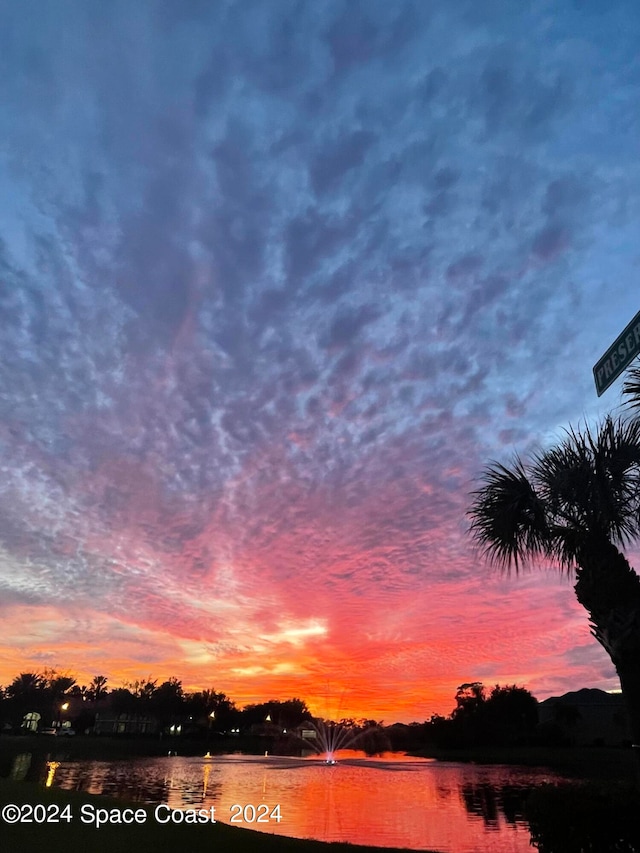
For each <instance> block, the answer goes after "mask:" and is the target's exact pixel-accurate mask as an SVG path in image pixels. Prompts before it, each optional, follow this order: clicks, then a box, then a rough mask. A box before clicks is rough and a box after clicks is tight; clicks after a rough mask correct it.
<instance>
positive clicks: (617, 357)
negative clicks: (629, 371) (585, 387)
mask: <svg viewBox="0 0 640 853" xmlns="http://www.w3.org/2000/svg"><path fill="white" fill-rule="evenodd" d="M639 354H640V311H638V313H637V314H636V316H635V317H634V318H633V320H632V321H631V322H630V323H629V325H628V326H627V327H626V328H625V329H624V331H623V332H622V333H621V334H620V335H618V337H617V338H616V339H615V341H614V342H613V343H612V344H611V346H610V347H609V349H608V350H607V351H606V352H605V354H604V355H603V356H602V357H601V358H600V359H599V360H598V361H597V362H596V363H595V364H594V366H593V378H594V379H595V382H596V391H597V392H598V397H601V396H602V395H603V394H604V392H605V391H606V390H607V388H608V387H609V386H610V385H612V384H613V383H614V382H615V381H616V379H617V378H618V376H620V374H621V373H622V371H623V370H624V369H625V367H628V366H629V365H630V364H631V362H632V361H633V359H634V358H635V357H636V356H637V355H639Z"/></svg>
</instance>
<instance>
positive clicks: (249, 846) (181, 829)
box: [0, 779, 398, 853]
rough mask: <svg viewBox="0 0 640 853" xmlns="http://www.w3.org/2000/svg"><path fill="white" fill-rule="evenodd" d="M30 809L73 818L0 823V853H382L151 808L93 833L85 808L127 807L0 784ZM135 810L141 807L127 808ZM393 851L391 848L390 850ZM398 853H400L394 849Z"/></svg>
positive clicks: (3, 794)
mask: <svg viewBox="0 0 640 853" xmlns="http://www.w3.org/2000/svg"><path fill="white" fill-rule="evenodd" d="M7 803H15V804H18V805H21V804H27V803H30V804H32V805H35V804H36V803H41V804H44V805H45V806H58V807H59V808H60V809H62V808H64V807H65V806H67V805H69V806H70V807H71V812H72V815H73V818H72V820H71V822H70V823H66V822H62V823H55V824H38V823H29V824H22V825H7V823H6V822H2V821H0V850H2V853H42V851H43V850H53V851H62V850H77V851H83V850H90V851H91V853H131V851H132V850H135V851H136V853H157V851H158V850H164V851H166V853H172V851H174V850H175V851H179V850H188V851H189V853H211V852H212V851H216V853H227V851H229V853H380V849H381V848H380V847H360V846H356V845H352V844H324V843H322V842H320V841H303V840H298V839H295V838H285V837H283V836H279V835H271V834H267V833H260V832H254V831H251V830H249V829H241V828H237V827H230V826H226V825H225V824H222V823H215V824H210V823H207V824H204V825H185V824H178V825H176V824H172V823H167V824H161V823H158V822H157V821H156V819H155V817H154V809H153V807H151V806H147V807H144V811H145V813H146V815H147V817H146V819H145V822H144V823H143V824H134V825H131V826H118V825H111V824H106V825H104V826H101V827H100V828H96V826H95V825H93V824H88V825H87V824H84V823H82V822H81V820H80V814H81V813H80V809H81V807H82V806H83V805H85V804H89V805H92V806H93V807H94V808H95V809H97V808H102V809H117V810H118V812H122V810H123V809H124V808H127V807H129V804H127V803H126V802H124V801H123V800H113V799H109V798H107V797H92V796H90V795H89V794H81V793H72V792H68V791H60V790H55V789H49V788H42V787H40V786H36V785H33V784H28V783H25V782H12V781H9V780H7V779H0V805H2V806H5V805H6V804H7ZM130 808H132V809H139V808H141V806H139V804H134V805H131V806H130ZM388 849H389V850H391V848H388ZM394 849H395V850H396V851H397V850H398V848H394Z"/></svg>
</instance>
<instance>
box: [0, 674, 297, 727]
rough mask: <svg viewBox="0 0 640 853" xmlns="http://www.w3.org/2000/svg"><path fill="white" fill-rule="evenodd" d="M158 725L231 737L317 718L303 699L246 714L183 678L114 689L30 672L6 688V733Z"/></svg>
mask: <svg viewBox="0 0 640 853" xmlns="http://www.w3.org/2000/svg"><path fill="white" fill-rule="evenodd" d="M97 716H99V717H100V718H101V719H103V720H104V719H105V718H107V719H109V718H114V719H118V718H132V719H133V718H135V719H150V720H153V722H154V725H153V728H149V729H147V731H154V732H156V731H157V732H161V731H163V730H164V729H166V728H170V727H171V726H174V730H175V727H177V726H180V729H181V731H185V732H188V731H189V730H191V731H192V732H195V731H197V730H201V731H202V730H206V731H207V732H212V731H213V732H229V731H232V730H237V729H244V730H246V729H249V728H252V727H256V726H259V725H263V726H264V727H265V728H266V729H267V730H268V729H269V728H270V727H271V729H273V730H275V729H277V728H280V729H283V728H293V727H295V726H297V725H300V724H301V723H302V722H303V721H304V720H309V719H311V713H310V711H309V709H308V708H307V705H306V703H305V702H304V701H303V700H302V699H289V700H287V701H277V700H271V701H268V702H262V703H259V704H253V705H247V706H246V707H245V708H243V709H242V710H240V709H239V708H237V707H236V704H235V702H234V701H233V700H232V699H230V698H229V697H228V696H227V695H226V694H225V693H222V692H218V691H216V690H214V689H210V690H200V691H195V692H185V691H184V689H183V687H182V682H181V681H180V680H179V679H178V678H170V679H168V680H167V681H163V682H161V683H158V680H157V679H156V680H152V679H149V678H147V679H140V680H136V681H133V682H130V683H128V684H126V685H125V686H123V687H116V688H113V689H111V688H110V687H109V685H108V681H107V679H106V678H105V676H102V675H96V676H95V677H94V678H93V679H92V680H91V682H90V683H89V684H82V685H80V684H78V683H77V681H76V679H75V678H73V677H72V676H69V675H61V674H59V673H58V672H56V671H55V670H45V671H44V672H43V673H33V672H24V673H21V674H20V675H18V676H16V677H15V678H14V679H13V681H12V682H11V683H10V684H9V685H7V686H6V687H5V688H0V723H1V724H2V729H3V730H5V731H8V730H12V731H18V730H20V729H22V730H23V731H34V732H35V731H40V730H42V729H43V728H46V727H50V726H53V727H57V726H59V727H62V726H63V725H64V724H66V725H67V726H69V724H70V726H71V727H73V729H74V730H75V731H78V732H84V731H86V730H87V729H91V728H92V727H93V726H94V724H95V721H96V717H97Z"/></svg>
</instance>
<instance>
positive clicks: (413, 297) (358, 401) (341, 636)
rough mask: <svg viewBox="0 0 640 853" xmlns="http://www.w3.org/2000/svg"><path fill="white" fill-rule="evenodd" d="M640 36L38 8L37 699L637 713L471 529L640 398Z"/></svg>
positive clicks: (5, 230)
mask: <svg viewBox="0 0 640 853" xmlns="http://www.w3.org/2000/svg"><path fill="white" fill-rule="evenodd" d="M638 44H640V6H638V4H637V2H636V0H549V1H548V2H546V0H530V2H525V0H518V2H513V0H481V2H479V0H433V2H431V0H422V2H421V1H420V0H413V2H412V0H407V2H401V0H397V2H396V1H395V0H362V2H358V0H346V2H343V0H336V2H334V0H327V2H324V0H322V2H319V0H258V2H255V1H254V0H240V1H239V2H229V0H217V2H216V0H190V2H187V0H137V2H134V3H132V2H130V0H123V1H122V2H118V0H110V2H108V3H105V2H103V0H51V2H46V3H45V2H42V0H20V2H14V0H0V81H1V82H0V87H1V89H2V96H1V98H0V122H1V128H2V133H1V134H0V160H1V164H0V236H1V238H2V241H1V243H0V320H1V323H2V325H1V328H0V406H1V413H0V457H1V464H2V472H1V476H0V615H1V620H2V621H1V629H2V630H1V631H0V684H6V683H8V681H9V680H11V679H12V678H13V677H14V676H15V675H16V674H17V673H18V672H21V671H33V670H42V669H43V668H45V667H55V668H58V669H61V670H69V671H70V672H71V673H72V674H74V675H77V676H78V679H79V681H80V682H83V681H84V682H86V681H87V680H88V679H90V678H91V677H92V676H94V675H96V674H103V675H106V676H108V678H109V684H110V686H111V687H117V686H121V685H122V683H123V682H125V681H128V680H132V679H136V678H146V677H147V676H151V677H152V678H158V679H160V680H163V679H165V678H168V677H169V676H172V675H176V676H178V677H180V678H181V679H182V681H183V684H184V686H185V688H188V689H199V688H205V687H212V686H213V687H215V688H216V689H218V690H223V691H225V692H226V693H227V694H228V695H230V696H231V697H232V698H233V699H235V700H236V701H237V703H238V704H239V705H244V704H245V703H248V702H252V701H262V700H266V699H271V698H279V699H287V698H290V697H292V696H299V697H301V698H304V699H306V700H307V701H308V703H309V704H310V706H311V707H312V709H313V710H314V711H315V712H316V713H319V714H323V715H329V716H332V715H334V716H335V715H337V716H346V715H355V716H367V717H374V718H376V719H384V720H385V721H386V722H393V721H395V720H403V721H410V720H424V719H425V718H427V717H428V716H430V715H431V714H432V713H433V712H441V713H448V712H449V711H450V710H451V708H452V707H453V697H454V694H455V690H456V687H457V686H458V685H459V684H461V683H462V682H466V681H472V680H481V681H483V682H484V683H485V684H487V685H492V684H495V683H496V682H500V683H502V684H505V683H510V684H511V683H514V682H515V683H518V684H521V685H524V686H526V687H527V688H529V689H530V690H532V691H533V692H534V694H535V695H536V696H537V697H538V698H541V699H542V698H545V697H546V696H549V695H558V694H559V693H563V692H565V691H567V690H570V689H578V688H581V687H600V688H603V689H613V688H616V687H618V682H617V679H616V676H615V672H614V670H613V667H612V665H611V663H610V662H609V659H608V658H607V656H606V654H605V652H604V651H603V650H602V649H601V648H600V646H599V645H598V644H597V643H596V641H595V640H594V639H593V638H592V637H591V636H590V633H589V628H588V624H587V617H586V614H585V612H584V611H583V610H582V609H581V608H580V607H579V605H578V604H577V603H576V602H575V596H574V593H573V589H572V584H571V582H570V580H568V579H566V578H561V577H560V576H559V575H558V573H557V572H556V571H555V570H553V569H552V567H550V566H542V567H541V569H542V570H541V571H532V572H529V573H527V574H524V575H522V576H520V577H513V576H512V577H503V576H501V575H500V574H499V573H497V572H496V571H495V570H493V569H491V568H490V567H489V566H487V565H486V563H485V562H484V561H483V560H482V559H481V558H480V556H479V555H478V554H477V553H476V552H475V551H474V549H473V546H472V543H471V542H470V539H469V536H468V533H467V529H468V519H467V518H466V517H465V512H466V510H467V508H468V506H469V502H470V498H469V492H470V491H471V490H472V489H473V488H474V487H475V485H476V484H477V478H478V477H479V475H480V474H481V472H482V469H483V467H484V466H485V465H486V464H487V462H488V461H489V460H491V459H498V460H501V461H504V462H508V461H509V460H510V459H511V458H512V454H513V453H514V452H516V451H517V452H519V453H523V454H525V455H526V453H527V452H528V451H530V450H532V449H535V448H540V447H543V446H546V445H548V444H549V443H550V442H551V441H553V439H554V437H556V438H557V437H558V436H559V435H560V434H561V430H562V428H563V427H564V426H567V425H568V424H570V423H571V424H575V425H578V424H580V423H582V424H584V423H585V421H592V420H593V419H595V418H597V417H598V416H599V415H601V414H602V413H604V412H605V411H608V410H609V409H612V408H614V407H616V406H618V405H619V404H620V386H621V380H619V381H618V382H617V383H616V385H615V386H614V387H613V388H612V389H610V390H609V391H608V392H606V394H605V395H604V396H603V397H602V398H600V399H598V398H597V396H596V392H595V387H594V382H593V376H592V373H591V369H592V366H593V364H594V363H595V362H596V361H597V359H598V358H599V356H600V355H601V354H602V353H603V352H604V350H605V349H606V348H607V347H608V346H609V344H610V343H611V342H612V341H613V339H614V338H615V337H616V335H617V334H618V333H619V332H620V331H622V329H623V328H624V326H625V325H626V324H627V323H628V322H629V320H631V318H632V317H633V316H634V314H635V313H636V312H637V311H638V310H639V309H640V298H639V288H638V280H639V273H640V241H639V240H638V237H639V234H640V231H639V228H640V194H639V191H638V188H639V187H640V156H639V154H640V151H639V140H640V108H639V95H640V61H639V58H638ZM631 556H632V558H633V559H634V560H636V565H638V564H640V558H639V555H635V554H632V555H631Z"/></svg>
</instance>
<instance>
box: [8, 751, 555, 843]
mask: <svg viewBox="0 0 640 853" xmlns="http://www.w3.org/2000/svg"><path fill="white" fill-rule="evenodd" d="M11 775H12V776H13V777H14V778H16V779H24V778H29V779H37V780H39V781H40V782H42V783H43V784H46V785H48V786H54V787H59V788H64V789H67V790H80V791H86V792H89V793H92V794H105V795H109V796H115V797H122V798H126V799H127V800H130V801H135V802H140V803H145V804H157V803H166V804H167V805H168V806H170V807H171V808H175V809H185V808H193V807H195V806H197V807H198V808H200V807H204V808H209V807H210V806H215V816H216V819H217V820H220V821H223V822H225V823H237V825H239V826H245V827H247V828H252V829H256V830H260V831H263V832H273V833H279V834H282V835H288V836H294V837H298V838H315V839H318V840H321V841H349V842H351V843H353V844H371V845H376V846H380V847H409V848H413V849H415V850H420V849H432V850H441V851H446V853H482V851H491V853H503V851H504V853H507V851H508V853H520V851H522V853H525V851H530V850H531V843H530V842H531V836H530V832H529V826H528V823H527V821H526V820H525V818H524V813H523V802H524V799H525V797H526V796H527V795H528V793H529V792H530V791H531V789H532V788H534V787H536V786H539V785H541V784H543V783H544V782H553V783H557V782H560V781H561V777H560V776H559V775H558V774H556V773H554V772H553V771H543V770H535V769H531V768H520V767H512V766H505V765H500V766H486V765H485V766H480V765H471V764H461V763H454V762H440V761H435V760H433V759H420V758H411V757H409V756H406V755H403V754H398V753H386V754H384V755H382V756H377V757H375V758H367V757H366V756H365V755H364V754H363V753H360V752H354V751H344V752H341V753H339V754H338V762H337V763H336V764H335V765H332V766H328V765H326V764H325V763H323V762H322V761H321V760H319V759H318V758H306V759H296V758H284V757H268V756H266V757H257V756H250V755H240V754H238V755H216V756H213V757H211V758H208V757H188V758H184V757H178V756H164V757H162V758H136V759H129V760H126V761H97V760H81V761H77V760H68V761H65V760H60V761H55V762H50V763H47V762H46V760H44V759H43V758H42V756H39V757H38V758H36V757H35V756H34V757H32V756H31V755H30V754H29V753H24V754H21V755H18V756H16V758H15V760H14V763H13V767H12V771H11ZM276 807H278V808H276Z"/></svg>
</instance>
